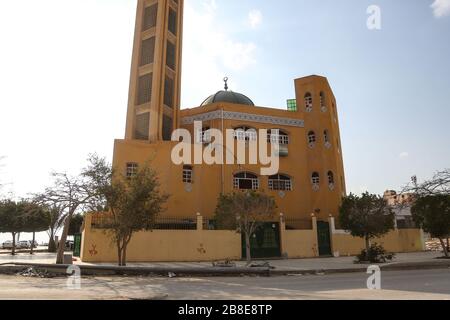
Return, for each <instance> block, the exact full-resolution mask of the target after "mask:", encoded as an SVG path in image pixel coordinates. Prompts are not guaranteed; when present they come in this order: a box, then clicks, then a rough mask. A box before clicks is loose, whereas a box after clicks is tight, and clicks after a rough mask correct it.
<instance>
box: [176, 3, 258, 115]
mask: <svg viewBox="0 0 450 320" xmlns="http://www.w3.org/2000/svg"><path fill="white" fill-rule="evenodd" d="M217 13H218V6H217V4H216V1H214V0H204V1H203V2H202V7H201V8H197V7H195V8H194V7H193V5H192V4H190V2H185V17H184V24H185V25H184V31H183V32H184V34H183V36H184V39H183V75H182V77H183V96H182V106H183V107H188V108H192V107H196V106H198V105H199V104H200V103H201V102H202V100H203V99H205V98H206V96H207V95H208V94H211V93H214V92H216V91H218V90H220V89H222V88H223V82H222V79H223V78H224V77H225V76H228V77H229V78H230V81H229V85H230V89H231V90H234V91H238V84H237V83H235V82H234V78H233V73H234V72H242V71H243V70H244V69H246V68H248V67H250V66H252V65H254V64H255V63H256V59H255V53H256V45H255V44H254V43H252V42H240V41H236V40H234V39H233V38H232V37H231V36H230V34H229V33H228V32H227V29H226V28H222V26H223V24H221V23H220V22H218V17H217Z"/></svg>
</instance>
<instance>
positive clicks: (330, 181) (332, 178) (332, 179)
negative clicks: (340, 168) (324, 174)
mask: <svg viewBox="0 0 450 320" xmlns="http://www.w3.org/2000/svg"><path fill="white" fill-rule="evenodd" d="M328 184H330V185H331V184H334V174H333V171H328Z"/></svg>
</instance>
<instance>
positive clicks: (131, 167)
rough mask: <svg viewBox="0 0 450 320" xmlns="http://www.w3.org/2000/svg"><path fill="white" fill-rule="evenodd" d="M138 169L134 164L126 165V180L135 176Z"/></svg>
mask: <svg viewBox="0 0 450 320" xmlns="http://www.w3.org/2000/svg"><path fill="white" fill-rule="evenodd" d="M138 169H139V165H138V164H137V163H134V162H130V163H127V171H126V176H127V178H133V177H134V176H136V175H137V173H138Z"/></svg>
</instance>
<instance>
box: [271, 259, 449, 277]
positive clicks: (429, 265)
mask: <svg viewBox="0 0 450 320" xmlns="http://www.w3.org/2000/svg"><path fill="white" fill-rule="evenodd" d="M373 265H377V264H373ZM369 266H371V264H368V265H366V267H360V268H337V269H309V270H282V269H279V270H271V275H320V274H337V273H366V272H367V268H368V267H369ZM378 266H379V267H380V269H381V271H408V270H432V269H449V268H450V261H439V262H416V263H395V264H388V265H378Z"/></svg>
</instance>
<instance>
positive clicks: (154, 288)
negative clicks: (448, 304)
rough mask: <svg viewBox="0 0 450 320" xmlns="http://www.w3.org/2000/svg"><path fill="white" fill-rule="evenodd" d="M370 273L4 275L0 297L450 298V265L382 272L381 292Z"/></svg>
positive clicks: (0, 278)
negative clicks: (70, 281) (73, 285)
mask: <svg viewBox="0 0 450 320" xmlns="http://www.w3.org/2000/svg"><path fill="white" fill-rule="evenodd" d="M368 276H369V275H366V274H355V273H352V274H335V275H316V276H286V277H270V278H259V277H242V278H147V277H83V278H82V279H81V288H80V289H78V290H77V289H68V287H67V279H66V278H52V279H40V278H26V277H22V276H0V299H214V300H215V299H220V300H239V299H306V300H317V299H319V300H322V299H351V300H355V299H387V300H391V299H400V300H409V299H411V300H419V299H432V300H436V299H437V300H443V299H446V300H450V269H444V270H418V271H393V272H383V273H382V275H381V276H382V278H381V279H382V281H381V286H382V290H368V289H367V287H366V282H367V278H368Z"/></svg>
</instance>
